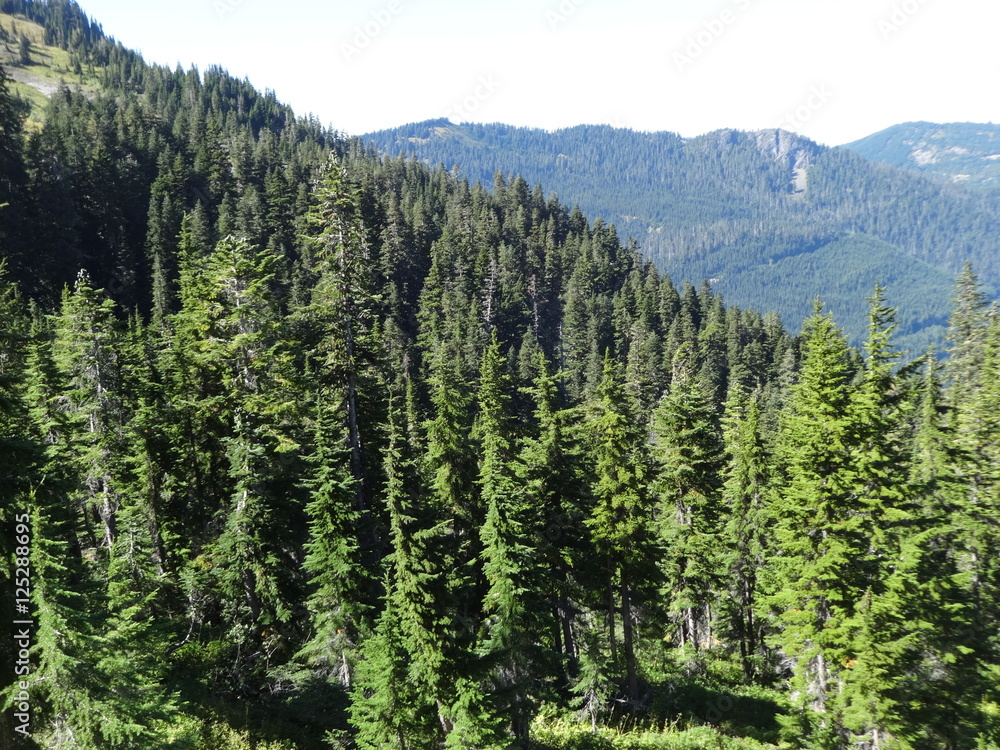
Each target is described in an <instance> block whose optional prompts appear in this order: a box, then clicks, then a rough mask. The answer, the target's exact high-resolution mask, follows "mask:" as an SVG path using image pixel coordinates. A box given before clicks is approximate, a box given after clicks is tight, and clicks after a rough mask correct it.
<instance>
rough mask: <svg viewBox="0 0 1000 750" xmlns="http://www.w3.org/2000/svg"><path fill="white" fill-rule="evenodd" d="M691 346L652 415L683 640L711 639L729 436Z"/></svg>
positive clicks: (672, 592) (671, 582) (671, 592)
mask: <svg viewBox="0 0 1000 750" xmlns="http://www.w3.org/2000/svg"><path fill="white" fill-rule="evenodd" d="M691 366H692V362H691V359H690V356H689V354H688V351H687V348H686V347H683V346H682V347H681V349H679V350H678V352H677V354H676V355H675V357H674V368H673V376H672V378H671V382H670V388H669V390H668V392H667V394H666V395H665V396H664V397H663V399H662V400H661V401H660V403H659V405H658V406H657V407H656V410H655V411H654V413H653V457H654V459H655V461H656V464H657V476H656V479H655V487H656V492H657V494H658V495H659V516H660V518H659V525H660V530H661V531H660V533H661V535H662V537H663V541H662V544H663V547H664V551H665V554H664V556H663V558H662V565H663V567H664V575H665V593H666V595H667V596H669V597H670V599H671V600H672V607H673V608H674V610H675V611H676V612H677V614H678V615H680V616H681V620H682V621H681V632H682V636H681V643H682V644H684V643H688V644H690V645H691V646H693V647H694V648H695V649H696V650H697V649H698V648H701V647H708V646H709V645H710V644H711V638H712V636H711V632H712V626H713V622H712V617H711V608H712V605H713V603H714V599H715V597H716V595H717V593H718V591H719V588H720V584H721V579H722V560H721V559H720V556H719V552H720V542H721V532H722V526H723V524H724V523H725V519H724V516H723V508H722V504H721V495H720V490H721V488H722V480H721V476H720V472H721V470H722V466H723V452H722V448H723V446H722V440H721V437H720V435H719V432H718V427H717V426H716V423H715V417H714V414H713V409H712V406H711V403H710V401H709V399H708V397H707V396H706V395H705V392H704V390H703V389H702V386H701V384H700V382H699V379H696V378H695V376H694V374H693V373H692V372H691Z"/></svg>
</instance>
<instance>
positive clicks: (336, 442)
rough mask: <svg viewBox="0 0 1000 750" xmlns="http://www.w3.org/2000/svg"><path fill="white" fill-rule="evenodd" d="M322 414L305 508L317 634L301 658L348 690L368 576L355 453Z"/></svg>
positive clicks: (363, 623)
mask: <svg viewBox="0 0 1000 750" xmlns="http://www.w3.org/2000/svg"><path fill="white" fill-rule="evenodd" d="M317 410H318V411H319V415H318V418H317V420H316V423H317V435H316V455H315V457H314V469H313V472H314V474H313V478H312V480H311V482H310V490H311V492H310V494H311V500H310V501H309V504H308V505H307V506H306V515H307V516H308V517H309V520H310V522H309V541H308V542H307V543H306V546H305V551H306V558H305V562H304V564H303V567H304V568H305V571H306V572H307V573H308V574H309V575H310V581H309V584H310V586H311V588H312V589H313V591H312V593H311V594H310V596H309V598H308V599H307V600H306V606H307V607H308V608H309V610H310V613H311V615H312V624H313V631H314V634H313V636H312V638H311V639H310V640H309V642H308V643H307V644H306V645H305V646H304V647H303V649H302V651H301V652H300V655H301V656H303V657H305V658H306V660H307V661H308V662H309V663H310V664H312V665H314V666H316V667H318V668H320V669H322V671H323V672H325V673H326V676H327V677H328V678H331V679H335V680H336V681H338V682H339V683H341V684H342V685H344V686H345V687H347V688H350V686H351V683H352V674H353V671H354V661H355V660H356V658H357V649H358V646H359V645H360V643H361V642H362V640H363V639H364V637H365V636H366V635H367V630H368V619H369V618H368V613H367V607H366V605H365V600H366V599H367V590H366V589H368V588H369V585H368V580H367V578H368V576H367V574H366V571H365V570H364V566H363V564H362V560H361V554H360V548H361V545H360V542H359V539H358V537H359V532H360V530H361V527H360V513H359V511H358V510H357V508H356V502H357V491H356V489H355V485H356V483H357V480H356V479H355V478H354V477H353V476H352V474H351V471H350V449H349V448H348V447H347V441H346V440H343V439H338V438H343V435H338V434H337V432H338V430H337V429H336V428H335V427H334V426H333V425H331V424H330V423H331V421H332V420H331V419H330V417H329V415H328V411H327V410H326V408H325V405H324V404H322V403H320V404H318V406H317Z"/></svg>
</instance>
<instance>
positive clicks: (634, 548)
mask: <svg viewBox="0 0 1000 750" xmlns="http://www.w3.org/2000/svg"><path fill="white" fill-rule="evenodd" d="M593 406H594V408H593V415H592V416H591V418H590V419H591V421H590V429H591V430H592V431H593V440H594V444H593V461H594V465H595V473H596V484H595V485H594V496H595V501H596V502H595V504H594V507H593V509H592V511H591V515H590V517H589V518H588V519H587V525H588V527H589V529H590V533H591V536H592V538H593V541H594V545H595V547H596V549H597V552H598V554H600V556H601V558H602V562H603V563H604V586H605V591H606V595H605V596H606V598H605V602H604V606H605V617H606V622H607V629H608V636H607V637H608V646H609V649H610V651H611V661H612V663H615V662H617V661H618V657H617V648H618V646H617V635H616V632H615V623H616V621H617V620H618V619H619V618H618V617H617V616H616V610H618V611H620V621H621V626H622V657H623V662H624V666H625V672H626V694H627V695H628V697H629V698H630V699H632V700H635V699H637V698H638V693H639V675H638V664H637V661H636V651H635V644H636V637H635V619H634V618H635V612H634V608H635V607H636V606H637V605H638V604H639V601H638V600H637V598H636V595H637V594H638V593H639V592H641V591H642V584H643V583H644V582H645V581H647V580H649V576H650V575H651V568H652V560H653V555H654V552H655V546H654V543H653V532H652V518H651V517H650V510H649V508H650V504H649V501H648V491H649V489H648V482H649V468H648V459H647V457H646V455H645V453H644V451H643V447H644V445H643V441H642V438H641V436H640V435H639V434H638V433H637V431H636V430H635V427H634V425H633V423H632V421H631V419H630V416H629V412H628V408H627V406H626V403H625V394H624V390H623V387H622V383H621V380H620V378H619V374H618V366H617V365H616V364H615V362H614V360H612V359H611V357H610V355H607V356H605V360H604V376H603V378H602V380H601V385H600V387H599V388H598V389H597V392H596V394H595V402H594V405H593ZM619 608H620V609H619Z"/></svg>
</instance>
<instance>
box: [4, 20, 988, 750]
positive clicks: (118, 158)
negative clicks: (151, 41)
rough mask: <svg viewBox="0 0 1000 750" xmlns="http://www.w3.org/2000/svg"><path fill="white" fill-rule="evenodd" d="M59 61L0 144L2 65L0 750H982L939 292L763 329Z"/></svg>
mask: <svg viewBox="0 0 1000 750" xmlns="http://www.w3.org/2000/svg"><path fill="white" fill-rule="evenodd" d="M18 6H19V8H20V10H19V12H21V13H25V14H28V15H30V17H31V20H32V21H33V22H35V23H38V24H39V26H41V27H42V28H44V29H53V33H54V34H56V37H55V38H56V40H58V39H63V40H69V39H72V38H73V34H72V33H71V31H72V28H74V27H73V26H72V24H76V23H78V22H79V19H80V17H81V16H80V14H79V13H78V9H76V8H75V6H73V5H71V4H68V3H65V2H50V3H32V2H22V3H18ZM4 7H5V9H7V10H8V11H11V9H10V8H9V4H8V5H7V6H4ZM71 11H72V12H71ZM60 19H62V20H60ZM67 19H77V20H67ZM25 20H26V19H25ZM88 23H89V22H88ZM89 28H91V29H93V28H95V27H94V26H92V25H91V26H89ZM60 30H62V31H63V32H65V33H63V34H62V36H59V33H58V32H60ZM59 44H60V45H61V44H63V42H59ZM66 44H67V45H68V44H69V42H68V41H66ZM62 48H63V47H62V46H60V49H62ZM74 54H75V55H78V56H79V59H80V60H82V61H84V62H87V61H90V60H96V61H98V62H99V63H100V64H99V65H97V64H96V63H95V70H96V69H98V68H100V69H101V70H102V73H101V76H102V79H101V81H102V83H101V86H100V87H99V89H95V90H94V91H93V93H92V94H91V95H89V96H88V95H85V94H83V93H74V92H72V91H69V90H62V91H59V92H57V93H56V94H55V95H54V96H53V98H52V99H51V101H50V103H49V104H48V106H47V110H46V112H45V113H44V117H43V118H42V120H41V121H40V124H39V127H38V129H37V130H34V131H32V132H28V133H25V132H24V131H23V129H22V124H23V123H22V118H23V115H24V114H25V111H24V108H23V107H21V106H20V105H19V103H18V102H17V100H16V98H15V97H14V96H13V95H12V94H11V92H10V90H9V88H8V85H7V83H8V82H7V81H6V79H5V78H0V176H2V180H0V204H2V206H3V207H2V208H0V230H2V237H0V239H2V244H0V265H2V268H3V270H2V272H0V527H2V528H3V529H5V530H7V531H5V533H4V535H3V536H0V587H2V588H0V619H2V620H3V621H4V622H6V623H9V624H13V623H14V622H15V621H17V620H25V619H27V620H30V623H31V624H30V626H26V625H24V624H23V623H22V624H19V625H17V627H18V628H21V630H17V631H15V633H16V634H17V636H18V637H17V638H10V637H8V638H4V639H0V663H2V664H4V665H17V666H18V668H20V665H25V666H26V670H25V671H23V672H15V671H14V670H13V669H6V670H4V671H3V672H0V691H2V695H3V696H4V701H5V708H6V710H5V711H4V712H3V713H2V714H0V716H2V718H0V747H5V746H10V745H13V744H14V741H16V742H17V743H19V744H20V745H21V746H28V747H32V746H34V747H41V748H60V749H61V748H68V747H73V748H80V749H82V750H108V749H112V750H114V749H117V748H121V749H122V750H132V749H134V748H156V749H159V748H197V749H202V748H203V749H204V750H246V749H247V748H255V749H256V750H313V749H314V748H315V749H317V750H318V749H319V748H359V749H363V750H376V749H379V750H384V749H387V748H394V749H395V750H408V749H412V750H417V749H419V750H425V749H426V750H440V749H448V748H451V749H457V748H462V749H463V750H464V749H467V748H468V749H471V748H479V749H484V750H486V749H489V750H501V749H508V748H512V747H520V748H528V747H533V748H542V749H552V750H555V749H557V748H559V749H565V750H577V749H579V750H583V749H584V748H601V749H602V750H603V749H604V748H611V749H624V748H636V747H642V748H653V749H654V750H682V749H684V748H692V747H718V748H723V750H763V748H776V747H782V748H802V750H806V748H816V747H823V748H834V749H836V750H848V748H858V749H860V748H864V749H865V750H869V749H871V750H874V748H880V749H882V750H887V749H888V748H914V749H916V748H921V749H922V748H938V747H940V748H950V749H951V748H953V749H955V750H984V749H988V748H995V747H997V743H998V741H1000V728H998V725H997V719H996V717H997V706H998V705H1000V682H998V679H997V674H998V671H1000V637H998V635H997V632H996V627H995V623H996V622H997V620H998V618H1000V565H998V563H997V560H998V559H1000V558H998V556H997V539H996V528H997V526H998V524H1000V500H998V498H1000V454H998V452H997V440H996V435H997V434H998V427H1000V425H998V424H997V420H998V415H1000V387H998V384H1000V316H998V314H997V311H996V308H995V307H992V306H991V305H990V304H989V303H988V301H987V299H986V297H985V295H984V292H983V288H982V286H981V284H980V283H979V281H978V279H977V277H976V274H975V273H974V271H973V270H972V269H971V268H965V269H964V270H963V271H962V273H961V275H960V276H959V278H958V284H957V286H956V287H955V289H956V294H955V297H956V302H955V305H954V307H953V310H952V312H951V315H950V318H949V323H948V326H949V333H948V338H947V342H948V343H947V352H948V354H949V355H950V356H949V357H948V360H947V363H946V364H945V365H940V364H938V363H937V362H936V361H935V360H934V359H933V358H932V357H927V358H925V359H923V360H922V361H920V362H917V363H915V364H914V365H913V366H909V367H898V366H897V361H898V356H897V352H896V350H895V344H894V341H895V339H894V337H893V336H894V322H893V321H894V317H895V312H894V310H893V309H892V308H891V307H890V306H888V305H887V304H886V300H885V296H884V290H883V289H881V288H877V287H875V285H874V284H872V286H871V287H870V288H869V289H866V290H865V292H864V293H863V296H867V297H869V301H868V303H867V305H866V306H867V309H868V314H867V326H866V333H865V335H864V338H865V345H864V346H863V347H862V348H860V349H855V348H851V347H850V346H849V345H848V343H847V341H846V339H845V337H844V335H843V333H842V332H841V330H840V329H839V328H838V327H837V325H836V323H835V322H834V319H833V318H831V317H830V316H829V315H828V314H827V313H825V312H824V311H822V310H820V309H815V310H814V312H813V314H811V315H810V317H809V319H808V321H807V323H806V325H805V327H804V329H803V330H802V331H801V333H799V332H789V331H787V330H786V329H785V328H784V327H783V325H782V323H781V321H780V319H779V318H778V317H777V316H776V315H773V314H764V315H762V314H760V313H758V312H757V311H755V310H753V309H742V308H740V307H738V306H735V305H732V304H727V303H725V302H724V300H723V298H722V297H721V296H720V295H719V294H717V293H716V292H715V291H714V290H713V289H712V287H711V286H710V285H709V284H698V285H691V284H687V283H679V284H675V283H674V282H673V281H672V280H671V278H670V277H669V276H667V275H665V274H663V273H661V272H659V271H658V270H657V269H656V267H655V266H654V264H653V263H652V262H651V261H650V260H649V259H648V258H645V257H644V256H643V255H642V254H641V253H640V252H638V251H637V250H636V249H635V248H633V247H630V246H628V245H626V244H623V243H622V242H621V241H620V239H619V238H618V236H617V235H616V233H615V232H614V231H613V230H612V229H611V227H610V225H609V224H607V223H605V222H602V221H599V220H594V221H589V220H588V218H587V217H586V216H585V215H584V214H583V213H582V212H581V211H579V210H572V209H569V208H568V207H566V206H564V205H562V204H561V203H560V202H559V201H558V200H556V199H555V198H552V197H548V196H546V194H545V193H544V189H543V188H541V187H539V188H532V187H531V186H529V184H528V183H527V182H526V181H525V180H524V179H522V178H511V179H505V178H497V179H496V180H494V181H492V182H491V187H490V189H486V188H485V187H483V186H480V185H475V184H470V183H469V182H468V181H467V180H464V179H461V178H458V177H455V176H453V175H451V174H450V173H449V172H448V171H446V170H437V169H430V168H428V167H426V166H425V165H422V164H420V163H418V162H416V161H414V160H407V159H402V158H380V157H378V156H377V155H376V154H374V153H372V152H368V151H366V150H365V149H363V148H362V147H361V144H360V143H359V142H358V141H347V140H344V139H343V138H341V137H339V136H338V134H336V133H331V132H329V131H327V130H326V129H324V128H321V127H319V126H318V125H316V123H315V122H313V121H311V120H309V119H300V118H297V117H296V116H295V115H294V113H293V112H291V110H289V109H288V108H287V107H285V106H283V105H282V104H281V103H280V102H279V101H278V100H277V99H276V98H275V97H274V96H272V95H262V94H260V93H258V92H256V91H254V90H253V88H252V87H251V86H250V85H249V84H248V83H246V82H240V81H236V80H234V79H232V78H231V77H230V76H228V75H227V74H225V72H224V71H222V70H219V69H213V70H209V71H206V72H205V73H204V74H199V73H197V72H195V71H183V70H169V69H165V68H160V67H155V66H149V65H146V64H145V63H144V62H143V61H142V60H141V58H139V57H138V56H136V55H135V54H134V53H131V52H129V51H128V50H127V49H125V48H124V47H122V46H120V45H118V44H117V43H113V42H111V41H110V40H107V39H106V38H104V37H103V35H101V34H99V33H98V34H96V35H95V36H94V37H93V39H92V40H91V41H89V42H85V43H82V44H81V45H80V46H78V47H77V48H76V50H75V52H74ZM734 137H735V138H737V142H738V141H739V138H741V137H742V136H734ZM746 179H750V180H751V181H752V179H751V178H749V177H747V178H746ZM753 179H757V178H753ZM733 200H735V199H733ZM865 241H866V242H868V243H871V244H870V245H869V246H868V254H871V255H877V254H878V253H880V252H886V253H889V252H895V250H894V249H893V248H891V247H890V248H889V249H888V250H887V249H886V248H884V247H882V246H881V245H879V244H878V241H876V240H873V239H870V238H869V239H866V240H865ZM813 255H815V256H816V257H817V258H821V257H822V255H821V253H815V254H813ZM797 258H798V256H794V255H792V254H789V255H788V256H787V258H785V261H787V262H789V263H791V262H794V261H796V259H797ZM825 262H827V263H829V264H830V265H834V264H835V263H836V260H835V259H827V260H826V261H825ZM792 270H793V271H797V270H799V269H798V268H793V269H792ZM859 304H861V305H865V302H864V301H863V300H862V301H861V302H860V303H859ZM25 628H27V634H26V635H23V636H22V635H21V633H23V632H24V629H25ZM8 632H9V631H8ZM25 640H26V641H27V642H28V646H27V647H25V648H27V654H24V653H22V651H21V649H22V645H21V644H22V643H23V642H24V641H25ZM25 705H27V707H28V708H27V709H25V708H23V707H24V706H25ZM25 716H26V717H27V718H24V717H25ZM22 735H23V739H24V741H22ZM2 743H6V745H4V744H2Z"/></svg>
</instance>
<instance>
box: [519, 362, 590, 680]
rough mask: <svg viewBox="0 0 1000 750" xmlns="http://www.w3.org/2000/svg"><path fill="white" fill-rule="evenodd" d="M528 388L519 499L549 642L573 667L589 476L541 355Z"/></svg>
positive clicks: (586, 547)
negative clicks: (547, 613)
mask: <svg viewBox="0 0 1000 750" xmlns="http://www.w3.org/2000/svg"><path fill="white" fill-rule="evenodd" d="M534 369H535V371H536V373H537V374H536V375H535V378H534V384H533V387H532V389H531V395H532V398H533V400H534V402H535V411H534V415H533V416H534V421H535V423H536V424H537V428H536V432H537V434H530V435H528V436H527V437H526V438H525V439H524V443H523V448H522V449H521V453H520V457H519V460H518V462H517V473H518V481H519V484H520V487H521V488H522V491H523V492H524V494H525V499H524V504H525V507H526V508H528V509H529V514H530V518H531V519H532V521H533V522H534V523H535V524H536V527H537V528H540V529H542V534H541V535H540V538H539V539H538V541H537V547H536V555H537V560H538V564H539V565H540V567H541V568H542V569H543V570H544V571H545V572H546V574H545V575H543V576H541V577H540V579H539V580H538V581H537V582H536V585H537V586H539V587H540V591H539V593H541V592H544V594H545V596H546V597H547V599H548V602H549V607H550V609H551V611H552V613H553V623H552V637H551V642H552V643H553V644H554V646H555V650H556V651H557V652H560V653H561V654H562V656H563V658H564V665H565V667H566V668H567V671H568V672H569V673H571V672H572V671H573V667H574V662H575V659H576V657H575V655H576V653H577V645H576V638H575V635H574V633H575V628H574V620H575V613H576V611H577V606H576V604H575V603H574V602H577V601H580V600H581V599H582V598H583V593H584V591H583V590H584V588H585V582H586V581H588V580H592V579H593V578H594V575H595V571H594V559H593V558H594V555H593V554H592V547H591V545H590V537H589V533H588V531H587V528H586V526H585V520H586V518H587V516H588V513H589V502H590V498H589V486H588V485H589V477H588V476H587V470H586V465H587V461H586V453H585V450H584V447H583V445H582V443H583V440H582V437H581V434H580V432H581V425H580V415H579V411H578V410H572V409H564V410H558V409H557V408H556V407H557V405H558V380H559V379H558V377H557V376H554V375H550V374H549V373H548V371H547V365H546V362H545V357H544V355H543V354H542V353H541V352H538V353H537V354H536V356H535V358H534ZM567 676H568V675H567Z"/></svg>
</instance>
